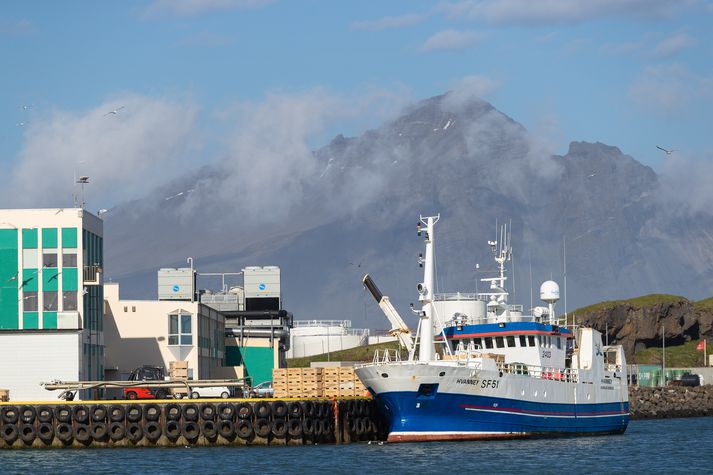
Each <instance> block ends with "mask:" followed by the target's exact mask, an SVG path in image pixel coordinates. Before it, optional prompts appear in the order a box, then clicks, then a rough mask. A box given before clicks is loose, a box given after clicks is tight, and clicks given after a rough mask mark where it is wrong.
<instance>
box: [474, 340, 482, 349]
mask: <svg viewBox="0 0 713 475" xmlns="http://www.w3.org/2000/svg"><path fill="white" fill-rule="evenodd" d="M473 343H474V344H475V347H476V348H482V347H483V341H482V340H481V339H480V338H473Z"/></svg>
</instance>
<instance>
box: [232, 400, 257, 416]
mask: <svg viewBox="0 0 713 475" xmlns="http://www.w3.org/2000/svg"><path fill="white" fill-rule="evenodd" d="M235 412H236V413H237V414H238V419H241V420H246V419H252V417H253V406H252V405H251V404H250V403H249V402H241V403H240V404H238V407H237V408H236V409H235Z"/></svg>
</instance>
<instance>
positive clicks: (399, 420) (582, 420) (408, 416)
mask: <svg viewBox="0 0 713 475" xmlns="http://www.w3.org/2000/svg"><path fill="white" fill-rule="evenodd" d="M376 399H377V402H378V404H379V406H380V408H381V409H382V411H383V414H384V415H385V416H386V417H387V420H388V422H389V432H396V433H410V432H415V433H422V432H444V433H493V434H501V435H502V434H507V433H515V434H528V435H535V434H542V435H544V434H548V433H549V434H558V433H568V434H595V433H617V432H624V431H625V430H626V427H627V425H628V423H629V415H628V412H629V403H628V402H624V403H606V404H576V405H575V404H552V403H536V402H530V401H521V400H517V399H503V398H494V397H488V396H472V395H466V394H449V393H437V394H436V395H435V396H434V397H433V398H432V399H427V398H423V397H417V393H415V392H390V393H383V394H379V395H378V396H377V398H376ZM417 406H418V407H417ZM478 438H487V437H483V436H479V437H478Z"/></svg>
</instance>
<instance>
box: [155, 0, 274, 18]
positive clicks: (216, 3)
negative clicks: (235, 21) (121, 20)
mask: <svg viewBox="0 0 713 475" xmlns="http://www.w3.org/2000/svg"><path fill="white" fill-rule="evenodd" d="M271 3H273V0H154V1H153V2H151V4H149V5H148V6H146V7H145V8H144V9H143V10H142V11H141V16H142V18H145V19H149V18H160V17H163V16H177V17H188V16H195V15H200V14H203V13H208V12H214V11H222V10H237V9H250V8H260V7H264V6H266V5H269V4H271Z"/></svg>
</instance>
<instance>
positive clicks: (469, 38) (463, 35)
mask: <svg viewBox="0 0 713 475" xmlns="http://www.w3.org/2000/svg"><path fill="white" fill-rule="evenodd" d="M480 37H481V35H479V34H478V33H476V32H474V31H458V30H445V31H440V32H438V33H436V34H435V35H433V36H431V37H430V38H428V39H427V40H426V41H425V42H424V43H423V45H422V46H421V48H420V49H421V51H424V52H428V51H438V50H459V49H464V48H467V47H468V46H471V45H473V44H475V42H477V41H478V40H479V39H480Z"/></svg>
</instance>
